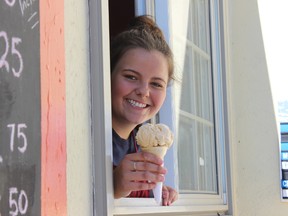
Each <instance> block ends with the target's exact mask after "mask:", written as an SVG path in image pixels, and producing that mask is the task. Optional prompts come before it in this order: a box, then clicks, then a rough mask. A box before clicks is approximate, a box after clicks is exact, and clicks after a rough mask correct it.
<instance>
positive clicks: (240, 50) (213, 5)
mask: <svg viewBox="0 0 288 216" xmlns="http://www.w3.org/2000/svg"><path fill="white" fill-rule="evenodd" d="M111 2H112V1H110V4H112V3H111ZM178 2H179V1H178ZM192 2H193V1H191V4H192ZM194 2H196V1H194ZM197 2H198V3H199V4H198V8H191V7H188V6H187V5H189V2H188V1H183V2H182V1H181V3H177V2H176V1H136V3H135V5H134V8H135V10H136V14H143V13H148V14H152V15H154V16H155V18H156V21H157V22H158V24H159V25H160V26H161V27H162V29H163V30H164V31H165V34H166V36H167V38H168V41H169V42H170V43H171V45H172V47H173V49H174V53H175V52H177V53H181V52H180V51H181V34H182V36H183V35H184V36H186V39H187V40H188V36H187V35H189V34H188V33H187V32H184V31H185V30H186V31H187V29H185V27H186V25H184V26H183V27H184V28H182V29H181V25H182V24H183V22H185V20H184V18H185V16H186V15H189V14H190V13H193V12H194V13H195V14H196V13H198V12H199V14H200V15H199V14H198V15H195V16H194V17H190V19H201V12H203V13H204V14H205V13H208V14H205V16H206V18H207V19H206V20H205V19H204V21H203V23H201V22H199V23H198V24H199V26H198V27H199V29H198V30H199V31H200V30H202V33H203V35H204V36H205V35H206V36H207V35H208V36H209V37H210V36H211V35H212V36H211V38H208V39H207V38H206V39H207V40H206V39H205V41H199V40H200V39H201V37H200V38H198V39H199V40H198V41H196V42H195V43H194V44H193V43H192V45H191V49H192V50H193V49H194V51H195V50H196V51H195V52H196V53H197V52H198V53H200V56H201V57H203V56H204V57H205V56H206V57H207V58H208V59H209V58H212V59H213V62H210V63H209V67H210V68H214V69H213V72H214V73H216V74H214V75H213V82H214V83H212V84H211V83H210V84H211V85H210V87H209V82H212V81H211V80H210V81H209V82H207V83H206V84H207V86H208V87H207V86H206V87H207V88H208V89H209V88H213V91H212V90H211V92H210V93H211V94H214V95H213V101H214V102H213V103H212V105H211V104H210V105H211V107H210V108H211V109H210V110H209V109H208V110H206V111H207V115H209V114H211V110H212V114H213V116H212V117H211V116H210V117H211V119H210V120H211V121H210V120H209V118H208V120H209V121H210V123H211V122H212V126H211V124H209V123H207V122H206V121H205V122H206V123H207V125H210V126H211V127H210V129H211V128H214V127H215V128H217V127H218V129H219V131H216V132H215V131H214V132H215V133H216V134H217V136H216V137H217V140H214V141H215V142H216V143H218V144H216V148H215V149H214V151H215V152H214V153H213V154H211V155H215V154H216V156H217V157H216V158H214V159H213V158H212V159H213V160H214V161H216V160H217V164H218V167H216V165H215V164H213V163H211V164H210V165H211V166H210V168H209V169H210V171H209V172H210V173H211V176H205V172H204V174H203V173H202V174H203V175H202V174H201V175H202V178H201V179H200V180H199V179H198V180H199V182H198V183H199V184H198V185H194V186H195V187H192V188H189V186H187V185H185V183H187V181H188V180H189V177H187V176H184V177H183V176H180V177H179V176H177V173H178V175H180V174H181V173H182V174H183V173H186V174H187V175H188V176H189V175H190V174H191V175H190V176H191V178H193V176H194V175H193V173H190V174H189V170H188V168H185V169H184V170H183V172H182V171H181V167H180V168H179V164H180V165H181V161H180V160H177V155H178V154H179V151H181V150H179V149H178V150H179V151H178V152H177V151H176V150H175V152H176V153H175V152H170V153H169V154H170V155H168V157H170V159H173V160H172V161H173V162H175V164H176V161H177V163H178V165H177V166H178V168H179V170H177V171H175V173H173V171H172V173H173V175H174V176H175V175H176V177H177V178H173V177H171V178H170V177H169V180H168V181H169V183H170V184H174V185H175V186H178V187H179V185H180V188H179V190H180V191H182V192H181V194H180V199H179V202H176V203H175V205H173V206H171V207H168V208H163V207H159V206H155V205H154V203H153V200H152V201H151V200H150V201H149V200H145V201H143V200H141V199H140V200H138V199H136V200H135V199H134V200H129V201H127V200H125V199H122V200H114V199H113V195H112V182H111V178H112V175H111V167H112V166H111V157H112V156H111V131H110V130H109V129H110V128H111V123H110V118H111V117H110V114H111V111H110V101H109V99H110V98H109V94H110V92H109V91H110V90H109V89H110V87H109V51H108V50H109V40H108V38H109V28H108V26H109V17H110V20H111V19H112V17H113V16H116V15H115V13H113V14H111V13H110V14H109V13H108V12H109V8H108V6H109V5H108V3H107V2H106V1H97V2H90V3H89V5H88V4H87V2H85V3H84V2H79V1H69V2H68V1H67V2H65V47H66V48H65V50H66V78H67V83H66V85H67V87H66V92H67V109H66V112H67V191H68V192H67V199H68V202H67V203H68V204H67V207H68V213H69V215H80V214H81V215H92V212H94V214H95V215H105V214H107V215H156V214H157V213H158V214H159V215H160V214H161V215H217V214H218V215H235V216H241V215H245V216H246V215H251V216H252V215H277V216H281V215H286V214H287V211H288V206H287V203H285V202H283V200H281V185H280V183H279V182H280V177H279V176H280V175H279V170H280V168H279V166H280V163H279V132H278V127H279V126H278V123H277V121H276V117H275V112H274V104H273V97H272V91H271V85H270V81H269V80H270V79H269V71H268V67H267V62H266V56H265V49H264V40H263V35H262V31H261V20H260V15H259V5H258V1H256V0H253V1H251V0H249V1H248V0H244V1H243V0H241V1H240V0H236V1H219V2H218V1H213V0H211V1H210V9H208V10H207V8H205V7H206V6H207V4H205V1H197ZM207 2H208V1H207ZM207 2H206V3H207ZM185 4H186V6H187V7H188V8H190V10H191V11H190V12H189V13H188V14H186V12H187V7H185ZM110 7H111V5H110ZM126 8H128V7H126ZM117 9H119V10H124V9H123V8H122V9H121V8H117ZM110 10H111V8H110ZM127 10H128V9H127ZM201 10H202V11H201ZM124 11H125V10H124ZM124 11H122V12H123V13H122V14H126V13H125V12H124ZM181 11H182V12H181ZM185 11H186V12H185ZM197 11H198V12H197ZM200 11H201V12H200ZM88 12H89V13H88ZM127 13H128V12H127ZM87 14H89V16H87ZM190 15H191V14H190ZM202 15H203V14H202ZM208 17H210V19H208ZM202 18H203V17H202ZM119 19H120V17H119ZM186 21H187V20H186ZM205 22H210V23H209V25H207V23H205ZM110 25H112V24H110ZM187 25H189V24H187ZM176 26H177V27H179V29H177V30H176ZM207 26H209V29H207V28H206V27H207ZM194 27H195V26H194ZM194 27H193V26H192V31H193V30H195V29H193V28H194ZM201 28H202V29H201ZM203 28H204V30H203ZM205 28H206V29H205ZM76 29H77V31H76ZM112 30H113V29H112ZM112 30H110V32H112ZM206 30H208V31H209V30H210V32H209V33H207V32H206V33H207V34H206V33H205V31H206ZM177 33H179V34H180V35H178V36H179V40H178V42H179V41H180V42H179V44H177V40H176V39H177ZM191 34H192V35H193V32H192V33H191ZM194 36H195V38H196V37H197V35H194ZM198 36H201V35H198ZM208 36H207V37H208ZM182 39H183V38H182ZM184 39H185V38H184ZM207 41H208V42H207ZM195 44H196V45H198V46H197V47H198V48H199V47H200V48H201V50H199V49H197V47H196V48H195V46H194V45H195ZM207 46H209V47H208V48H207ZM205 48H207V49H206V50H205ZM186 49H188V48H187V47H186ZM175 50H176V51H175ZM179 50H180V51H179ZM203 50H204V51H203ZM211 50H213V52H211V53H210V51H211ZM205 51H206V54H205ZM207 53H208V54H209V56H208V55H207ZM186 55H188V54H187V53H186ZM192 55H193V54H192ZM176 58H179V59H180V60H179V61H181V60H183V59H185V58H184V57H183V55H182V57H181V54H180V56H176ZM206 60H207V59H206ZM191 61H192V60H191ZM188 63H189V61H188V62H187V63H186V65H185V64H184V65H185V66H183V67H184V68H185V67H189V65H188ZM206 63H207V62H206ZM213 64H214V65H213ZM181 67H182V66H181V65H180V68H181ZM191 67H192V68H193V65H192V66H191ZM204 67H205V65H201V64H200V65H199V67H198V69H199V68H204ZM194 69H195V70H196V69H197V68H194ZM194 69H192V70H194ZM210 72H211V71H210ZM182 75H183V74H182ZM183 76H186V75H185V74H184V75H183ZM187 79H188V78H187ZM191 83H192V82H191ZM197 83H198V82H194V84H197ZM183 85H185V83H183ZM191 85H192V84H191ZM186 86H189V85H187V84H186ZM186 90H187V91H189V89H188V87H187V89H186ZM169 91H171V92H170V94H171V98H170V99H169V98H168V100H167V103H166V104H165V107H164V108H163V110H161V112H160V114H159V120H160V121H161V122H164V123H167V124H168V125H170V126H172V127H173V128H174V129H175V130H176V128H177V124H176V123H175V122H179V118H182V117H183V115H182V117H181V115H180V114H181V113H182V114H183V113H184V112H181V113H180V114H179V112H180V111H181V110H180V111H179V110H178V112H177V110H175V107H173V106H172V105H171V101H172V100H174V99H175V98H174V96H175V95H174V93H175V92H174V91H176V93H177V89H176V90H175V89H174V90H173V89H170V90H169ZM179 91H181V90H179ZM199 91H201V89H199ZM202 93H203V94H204V97H205V95H206V96H207V95H209V94H210V93H209V92H206V93H205V92H202ZM211 94H210V96H211ZM186 96H187V97H188V96H189V94H187V95H186ZM91 98H93V100H92V99H91ZM173 98H174V99H173ZM176 98H177V97H176ZM178 98H179V96H178ZM210 99H211V98H210ZM179 100H181V99H179ZM179 100H178V102H177V101H174V102H175V103H176V105H177V103H181V102H179ZM192 102H193V101H192ZM210 102H211V101H210ZM217 103H218V104H217ZM183 106H184V105H183ZM187 106H188V105H187ZM200 108H201V107H200ZM202 108H203V107H202ZM215 108H216V109H218V110H217V111H215ZM169 109H170V111H171V112H172V113H173V115H172V119H171V115H170V119H169V117H167V115H165V114H166V113H171V112H170V111H169ZM184 110H185V106H184ZM182 111H183V110H182ZM178 114H179V115H178ZM186 114H187V113H186ZM199 115H200V114H199ZM203 115H204V114H203ZM204 116H205V115H204ZM188 117H189V116H188ZM188 117H187V118H186V120H187V119H189V118H188ZM198 117H199V116H198ZM200 117H201V116H200ZM195 118H196V117H195ZM195 118H194V120H195ZM175 119H176V120H175ZM192 119H193V117H192ZM197 119H198V118H197ZM204 119H206V120H207V118H204ZM202 120H203V119H202ZM184 121H185V119H184ZM76 122H77V124H76ZM200 122H202V123H203V122H204V120H203V121H201V120H200ZM214 123H215V125H214ZM204 125H205V124H204ZM219 125H220V126H219ZM91 126H92V130H91ZM219 127H220V128H219ZM183 128H185V126H183ZM178 129H179V128H177V130H178ZM179 130H180V129H179ZM207 130H208V131H209V127H207ZM178 132H179V131H178ZM210 132H211V131H210ZM191 133H192V132H191ZM184 134H185V133H184ZM212 137H215V136H214V135H213V136H212ZM192 138H193V137H192ZM192 138H189V137H187V139H190V140H191V139H192ZM210 138H211V137H210ZM210 141H211V140H210ZM181 143H182V142H181ZM175 146H176V145H175ZM212 147H213V145H211V146H210V150H211V148H212ZM219 149H220V152H216V151H218V150H219ZM190 150H191V149H190ZM191 151H192V152H193V149H192V150H191ZM91 152H92V153H93V152H94V154H91ZM197 156H198V158H197V160H196V161H193V160H192V161H191V166H192V167H193V166H195V167H197V165H195V163H196V162H198V167H200V168H201V167H203V166H204V167H205V166H206V165H207V158H205V155H204V156H203V157H201V154H200V153H199V155H197ZM206 156H207V155H206ZM183 157H184V156H183ZM211 157H212V156H211ZM198 159H199V160H198ZM187 160H188V159H187ZM170 161H171V160H170ZM165 164H167V166H170V167H171V168H172V170H173V166H176V165H175V164H169V162H165ZM193 164H194V165H193ZM220 164H221V166H219V165H220ZM213 165H214V167H213ZM186 171H187V172H186ZM213 172H214V174H213ZM219 172H220V173H219ZM217 173H218V174H221V177H219V175H217ZM198 174H199V175H200V173H198ZM194 177H195V176H194ZM181 178H182V182H181ZM183 179H184V180H183ZM190 180H191V179H190ZM206 180H207V184H204V189H203V187H202V186H203V185H201V183H203V182H205V181H206ZM213 180H215V182H214V183H213ZM195 181H196V179H193V180H191V184H193V183H195ZM219 182H220V183H221V185H219ZM210 183H211V184H210ZM181 184H182V185H181ZM209 184H210V185H209ZM79 185H81V187H79ZM94 186H95V187H94ZM186 186H187V187H186ZM199 188H200V189H199ZM195 191H196V192H195ZM207 191H208V192H207ZM190 192H191V194H189V193H190ZM93 197H94V198H93ZM93 200H94V201H93Z"/></svg>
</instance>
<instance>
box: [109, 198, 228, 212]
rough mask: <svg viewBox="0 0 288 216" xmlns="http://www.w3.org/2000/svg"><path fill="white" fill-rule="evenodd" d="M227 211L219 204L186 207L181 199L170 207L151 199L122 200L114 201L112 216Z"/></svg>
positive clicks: (225, 207) (224, 206) (225, 206)
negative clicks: (160, 204)
mask: <svg viewBox="0 0 288 216" xmlns="http://www.w3.org/2000/svg"><path fill="white" fill-rule="evenodd" d="M183 203H185V205H183ZM227 209H228V206H227V205H220V204H213V205H207V204H205V205H195V204H194V205H193V204H190V205H187V202H183V200H181V199H179V200H177V201H176V202H175V203H173V205H171V206H159V205H157V204H156V203H155V201H154V199H153V198H122V199H117V200H115V201H114V212H113V215H115V216H116V215H122V216H123V215H187V214H189V215H195V214H196V215H199V216H200V215H217V213H220V214H221V215H222V214H223V213H224V212H226V211H227ZM155 213H156V214H155ZM223 215H224V214H223Z"/></svg>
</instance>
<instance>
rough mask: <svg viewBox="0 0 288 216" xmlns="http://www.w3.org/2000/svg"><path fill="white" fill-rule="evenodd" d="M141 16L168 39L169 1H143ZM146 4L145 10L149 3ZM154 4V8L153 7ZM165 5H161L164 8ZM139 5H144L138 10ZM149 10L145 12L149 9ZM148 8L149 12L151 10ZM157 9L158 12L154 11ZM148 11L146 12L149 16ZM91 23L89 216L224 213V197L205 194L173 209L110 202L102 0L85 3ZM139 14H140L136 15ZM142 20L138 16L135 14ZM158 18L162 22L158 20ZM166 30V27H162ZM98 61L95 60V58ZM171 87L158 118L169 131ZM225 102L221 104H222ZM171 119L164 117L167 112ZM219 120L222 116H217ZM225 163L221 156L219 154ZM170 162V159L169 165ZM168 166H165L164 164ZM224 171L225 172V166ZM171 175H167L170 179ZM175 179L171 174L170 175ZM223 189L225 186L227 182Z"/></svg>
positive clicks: (182, 199) (185, 198)
mask: <svg viewBox="0 0 288 216" xmlns="http://www.w3.org/2000/svg"><path fill="white" fill-rule="evenodd" d="M137 1H138V2H140V3H141V2H142V3H141V4H144V5H145V7H142V8H144V9H143V10H142V11H145V14H152V15H153V13H154V12H151V10H155V14H157V13H158V14H159V13H162V15H161V16H158V19H156V21H157V23H158V25H159V26H160V27H161V28H163V31H164V33H165V35H166V37H167V36H168V37H167V38H169V31H168V30H169V28H168V26H169V23H168V22H167V17H169V16H168V13H169V0H167V1H163V0H161V1H159V0H156V1H152V0H149V1H147V2H146V1H143V0H137ZM146 3H147V4H148V3H149V4H150V5H149V7H147V4H146ZM153 4H154V5H153ZM163 4H164V5H163ZM142 6H143V5H142ZM147 8H148V9H147ZM149 8H150V9H149ZM158 9H159V10H158ZM149 10H150V13H149ZM89 11H90V13H89V20H90V44H89V45H90V46H89V47H90V59H91V60H90V64H91V66H90V67H91V84H90V86H91V118H92V119H91V133H92V146H93V152H92V154H93V156H92V161H91V169H92V174H93V185H94V189H93V191H92V192H91V193H92V194H93V199H94V200H93V202H94V206H93V215H95V216H97V215H107V216H112V215H158V214H159V215H163V214H165V215H176V214H177V215H181V214H183V215H187V214H190V215H203V216H204V215H206V216H208V215H211V216H212V215H217V213H220V214H222V213H224V212H225V211H227V209H228V207H227V204H223V203H225V202H223V200H225V197H224V198H223V197H217V196H211V197H207V195H182V194H181V195H180V196H179V200H178V201H177V202H176V203H175V204H173V205H172V206H169V207H167V206H158V205H157V204H156V203H155V201H154V199H153V198H122V199H114V198H113V184H112V179H113V175H112V172H113V171H112V157H113V156H112V130H111V128H112V124H111V101H110V98H111V92H110V73H107V71H110V53H109V30H108V28H107V26H108V25H109V22H108V21H109V15H108V2H107V1H106V0H91V1H89ZM138 12H139V11H138ZM138 15H140V14H138ZM161 18H162V19H161ZM165 26H166V27H165ZM95 57H96V59H95ZM172 90H173V89H172V88H169V89H168V92H167V93H168V94H167V100H166V101H165V104H164V107H163V109H161V111H160V114H159V119H160V121H161V122H163V123H166V124H168V125H169V126H170V127H171V128H173V118H174V117H173V116H172V118H171V113H173V110H172V109H173V107H172V106H171V104H170V105H169V103H170V102H171V98H172ZM222 102H223V101H222ZM167 110H168V113H170V114H169V116H170V117H169V118H167V117H165V113H167ZM219 118H221V116H220V117H219ZM168 154H170V155H167V157H169V158H170V161H173V160H174V158H173V157H174V152H170V153H168ZM222 156H223V158H225V151H223V152H222ZM171 158H172V160H171ZM165 165H166V166H173V165H175V164H173V165H169V164H168V162H166V161H165ZM223 169H225V167H223ZM170 175H171V174H170ZM172 175H174V173H173V174H172ZM167 177H168V178H169V179H172V180H171V182H170V185H173V184H174V185H177V179H176V180H175V179H174V178H170V177H169V176H167ZM225 184H226V183H225Z"/></svg>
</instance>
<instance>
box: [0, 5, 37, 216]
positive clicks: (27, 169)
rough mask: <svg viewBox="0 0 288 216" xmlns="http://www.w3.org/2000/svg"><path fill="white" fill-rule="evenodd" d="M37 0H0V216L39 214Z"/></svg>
mask: <svg viewBox="0 0 288 216" xmlns="http://www.w3.org/2000/svg"><path fill="white" fill-rule="evenodd" d="M39 17H40V16H39V0H29V1H26V0H19V1H18V0H17V1H16V0H1V1H0V216H16V215H26V216H28V215H29V216H34V215H35V216H39V215H41V200H40V195H41V107H40V105H41V98H40V95H41V92H40V90H41V89H40V24H39Z"/></svg>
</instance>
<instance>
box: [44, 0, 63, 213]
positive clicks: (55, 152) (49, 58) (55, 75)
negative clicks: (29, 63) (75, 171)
mask: <svg viewBox="0 0 288 216" xmlns="http://www.w3.org/2000/svg"><path fill="white" fill-rule="evenodd" d="M39 2H40V50H41V51H40V55H41V130H42V134H41V137H42V141H41V142H42V143H41V149H42V150H41V151H42V152H41V157H42V159H41V215H42V216H60V215H61V216H64V215H67V197H66V118H65V115H66V114H65V55H64V51H65V50H64V29H63V27H64V0H57V1H49V0H43V1H42V0H41V1H39Z"/></svg>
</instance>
